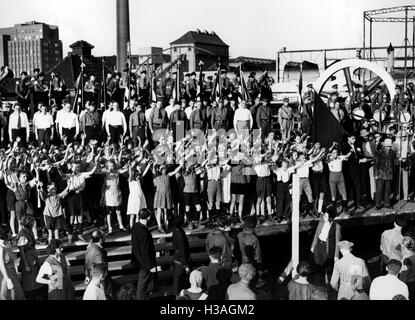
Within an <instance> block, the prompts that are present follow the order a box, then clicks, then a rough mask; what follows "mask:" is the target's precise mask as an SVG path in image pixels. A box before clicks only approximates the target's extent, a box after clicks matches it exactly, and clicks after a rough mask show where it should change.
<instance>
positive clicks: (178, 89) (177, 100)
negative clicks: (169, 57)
mask: <svg viewBox="0 0 415 320" xmlns="http://www.w3.org/2000/svg"><path fill="white" fill-rule="evenodd" d="M181 64H182V62H181V59H179V60H178V61H177V79H176V102H177V103H180V98H181V97H180V81H181V80H180V79H181V78H180V65H181Z"/></svg>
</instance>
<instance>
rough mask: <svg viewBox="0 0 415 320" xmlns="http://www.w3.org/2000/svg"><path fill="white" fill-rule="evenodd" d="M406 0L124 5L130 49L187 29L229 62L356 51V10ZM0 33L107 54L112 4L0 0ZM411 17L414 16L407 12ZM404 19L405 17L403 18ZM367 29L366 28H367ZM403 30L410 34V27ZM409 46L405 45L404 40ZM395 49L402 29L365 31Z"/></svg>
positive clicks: (205, 0) (185, 0) (182, 0)
mask: <svg viewBox="0 0 415 320" xmlns="http://www.w3.org/2000/svg"><path fill="white" fill-rule="evenodd" d="M411 2H412V1H411V0H284V1H282V0H150V1H145V0H130V29H131V47H132V53H133V54H135V53H136V52H137V51H138V48H139V47H149V46H156V47H163V48H168V47H169V43H170V42H172V41H174V40H176V39H178V38H179V37H181V36H182V35H183V34H184V33H186V32H187V31H189V30H196V29H200V30H202V31H203V30H208V31H215V32H216V34H218V35H219V36H220V38H221V39H222V40H223V41H224V42H225V43H227V44H228V45H229V46H230V48H229V52H230V56H231V57H238V56H248V57H258V58H271V59H273V58H275V57H276V52H277V51H278V50H280V49H281V48H282V47H286V48H287V50H301V49H319V48H344V47H360V46H362V41H363V40H362V38H363V11H365V10H372V9H379V8H385V7H395V6H401V5H410V4H411ZM0 8H1V13H0V28H1V27H10V26H13V25H14V24H17V23H23V22H27V21H32V20H36V21H39V22H44V23H47V24H52V25H58V26H59V33H60V38H61V40H62V41H63V48H64V55H66V53H67V52H68V51H70V48H69V45H70V44H72V43H74V42H75V41H77V40H81V39H82V40H86V41H88V42H89V43H91V44H92V45H94V46H95V49H94V50H93V54H94V55H95V56H100V55H115V52H116V24H115V23H116V19H115V13H116V11H115V8H116V0H70V1H68V0H0ZM412 14H415V12H412ZM411 17H412V16H411ZM367 28H368V24H367ZM409 30H412V25H411V26H410V28H409ZM409 41H410V42H411V43H412V33H410V37H409ZM389 42H392V44H393V45H403V43H404V24H384V23H383V24H382V23H376V24H374V25H373V43H374V45H378V46H387V45H389Z"/></svg>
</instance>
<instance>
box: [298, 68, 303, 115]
mask: <svg viewBox="0 0 415 320" xmlns="http://www.w3.org/2000/svg"><path fill="white" fill-rule="evenodd" d="M302 93H303V64H302V63H300V79H298V95H299V97H298V102H299V104H300V106H299V107H300V109H301V111H302V108H303V94H302Z"/></svg>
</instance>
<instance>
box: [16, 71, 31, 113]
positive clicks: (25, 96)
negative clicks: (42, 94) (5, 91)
mask: <svg viewBox="0 0 415 320" xmlns="http://www.w3.org/2000/svg"><path fill="white" fill-rule="evenodd" d="M15 92H16V94H17V102H18V103H19V104H20V105H21V108H22V110H23V111H24V112H27V111H28V109H29V103H30V78H29V77H28V74H27V72H26V71H23V72H22V73H21V74H20V79H19V80H18V81H16V87H15Z"/></svg>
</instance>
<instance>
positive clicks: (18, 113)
mask: <svg viewBox="0 0 415 320" xmlns="http://www.w3.org/2000/svg"><path fill="white" fill-rule="evenodd" d="M8 132H9V138H10V140H11V142H15V141H16V139H17V138H20V142H19V146H21V147H25V146H26V144H27V141H29V136H30V129H29V120H28V119H27V114H26V113H25V112H23V111H22V109H21V107H20V104H18V103H16V104H15V105H14V112H13V113H12V114H11V115H10V118H9V130H8Z"/></svg>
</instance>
